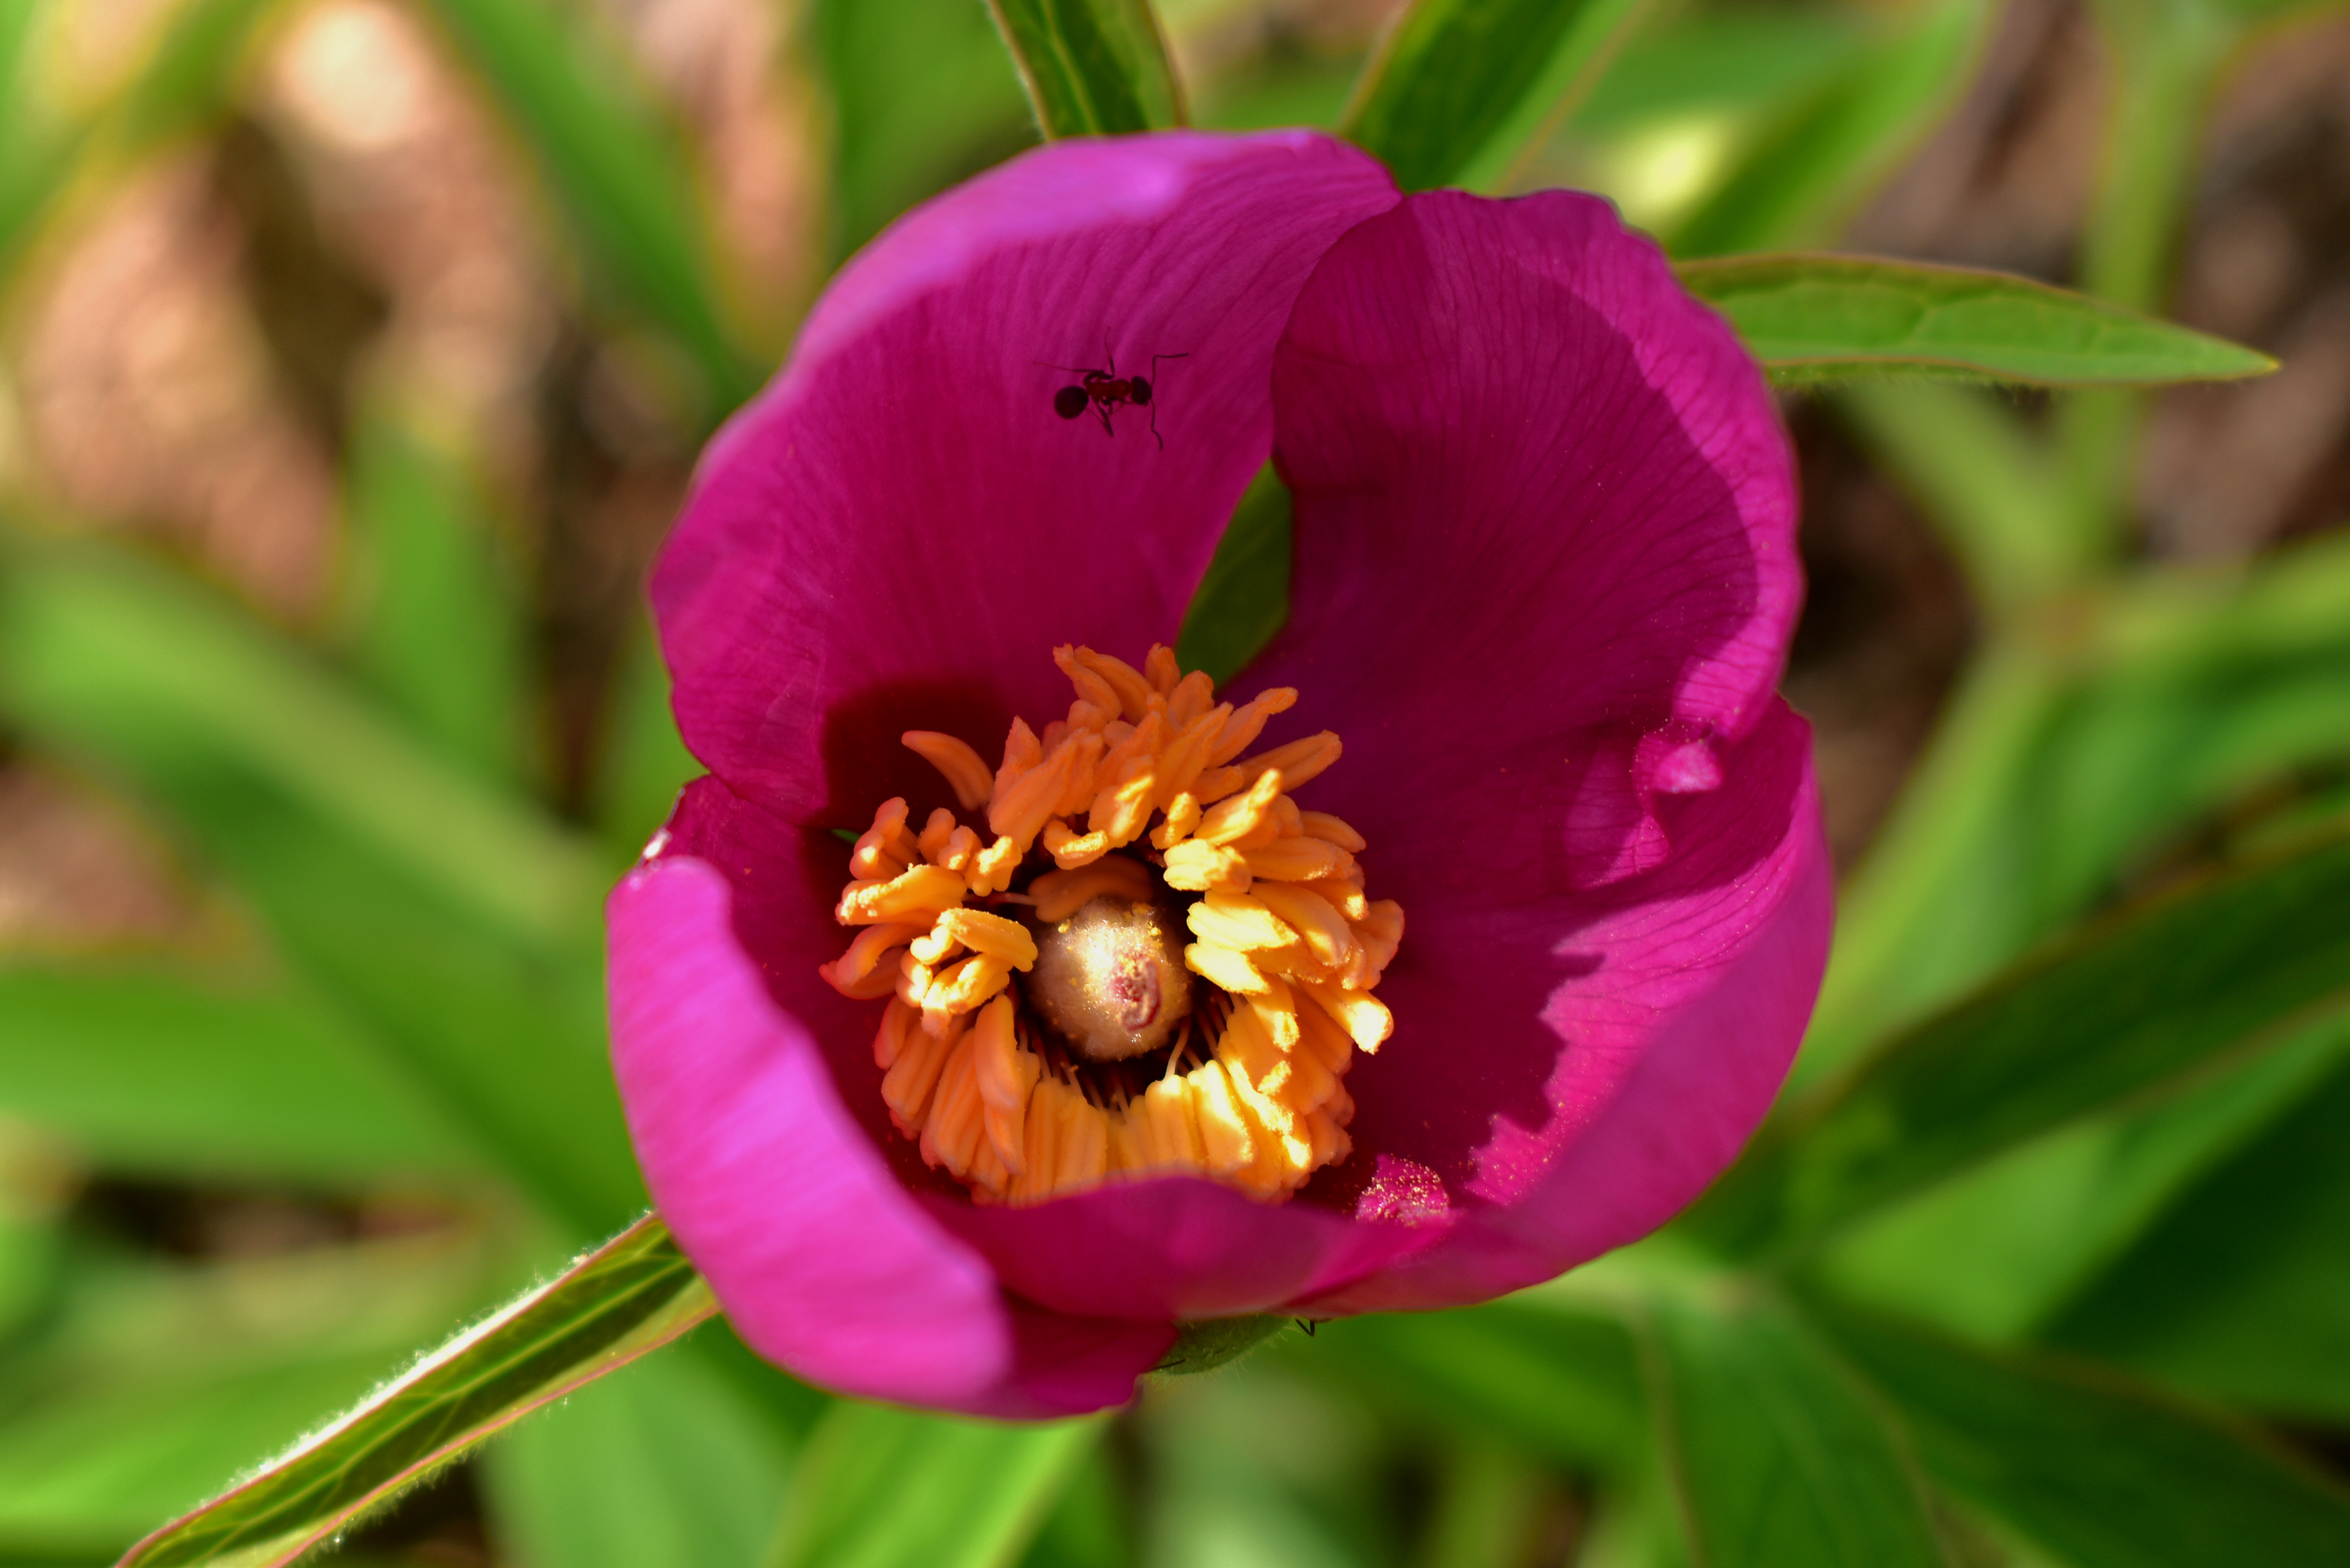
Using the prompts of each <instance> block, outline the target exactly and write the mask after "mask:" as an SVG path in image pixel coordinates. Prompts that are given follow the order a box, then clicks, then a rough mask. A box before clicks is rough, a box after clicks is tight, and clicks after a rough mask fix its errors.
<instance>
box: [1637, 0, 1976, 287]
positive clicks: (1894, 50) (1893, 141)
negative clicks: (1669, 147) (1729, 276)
mask: <svg viewBox="0 0 2350 1568" xmlns="http://www.w3.org/2000/svg"><path fill="white" fill-rule="evenodd" d="M1989 15H1990V8H1989V7H1988V6H1986V5H1983V4H1981V0H1936V3H1934V4H1930V5H1924V6H1921V7H1920V8H1919V9H1918V11H1917V13H1916V14H1915V16H1914V17H1913V18H1910V19H1905V22H1904V23H1903V25H1902V26H1900V27H1899V28H1898V30H1896V31H1895V32H1893V33H1892V34H1891V35H1890V36H1888V37H1887V39H1886V40H1885V42H1883V43H1882V44H1880V45H1878V46H1877V47H1874V48H1872V49H1869V50H1867V51H1866V52H1865V53H1863V54H1861V55H1860V56H1859V57H1856V60H1855V62H1854V64H1853V66H1852V67H1851V68H1850V69H1848V70H1846V72H1845V73H1843V74H1842V75H1841V76H1840V77H1839V78H1837V79H1836V80H1835V82H1834V83H1833V84H1832V85H1831V86H1830V87H1828V88H1826V89H1825V90H1824V91H1822V92H1821V93H1820V94H1818V95H1817V96H1815V97H1814V98H1813V99H1811V100H1810V102H1808V103H1807V104H1805V105H1804V107H1803V108H1802V109H1800V110H1798V111H1797V112H1796V113H1794V115H1792V116H1791V117H1790V118H1788V119H1786V120H1785V121H1784V122H1783V123H1782V124H1781V125H1780V126H1779V127H1778V128H1777V129H1776V130H1773V131H1770V132H1767V133H1765V134H1763V135H1762V136H1759V137H1755V138H1752V139H1750V140H1749V142H1748V146H1749V151H1748V152H1747V154H1746V156H1745V158H1744V159H1743V160H1742V161H1741V162H1740V164H1739V166H1738V168H1737V170H1736V171H1735V172H1734V173H1732V174H1731V175H1730V176H1729V177H1728V178H1727V179H1726V180H1725V181H1724V182H1722V184H1721V187H1720V189H1719V190H1718V192H1716V194H1715V195H1714V196H1713V197H1712V198H1711V200H1709V201H1708V202H1706V203H1705V205H1703V206H1701V207H1700V208H1699V209H1698V210H1697V211H1696V212H1695V213H1691V214H1690V217H1689V218H1688V219H1687V220H1686V221H1685V222H1683V223H1681V224H1680V225H1679V228H1678V229H1677V230H1676V231H1675V232H1674V233H1672V234H1670V235H1669V236H1668V237H1667V241H1666V248H1667V249H1668V250H1669V251H1671V252H1672V253H1673V254H1675V255H1676V256H1714V255H1727V254H1731V253H1733V252H1739V251H1756V250H1774V249H1778V248H1781V247H1783V246H1786V245H1790V244H1807V243H1816V242H1817V241H1819V240H1821V239H1824V238H1825V237H1826V235H1825V230H1826V229H1827V228H1828V227H1829V225H1830V224H1831V223H1832V221H1833V220H1834V219H1835V217H1836V216H1837V215H1838V214H1839V213H1840V212H1841V210H1842V209H1843V208H1845V207H1846V206H1848V205H1849V204H1850V203H1851V202H1854V201H1856V199H1857V198H1858V197H1859V195H1860V193H1861V192H1863V191H1864V190H1865V189H1866V187H1867V185H1868V184H1869V182H1871V181H1873V180H1875V179H1877V178H1878V177H1879V176H1881V175H1882V174H1884V173H1885V172H1886V171H1889V170H1890V169H1891V168H1892V167H1893V165H1894V164H1895V162H1896V161H1898V159H1899V158H1900V156H1901V154H1902V152H1903V151H1904V150H1905V149H1906V147H1907V145H1908V143H1909V142H1910V141H1911V140H1915V139H1916V138H1917V137H1918V136H1919V135H1920V134H1922V133H1923V132H1924V130H1925V128H1926V127H1927V126H1928V125H1929V123H1930V122H1931V121H1932V119H1934V118H1935V117H1936V116H1938V115H1939V114H1940V113H1941V112H1942V110H1943V109H1945V108H1946V106H1947V105H1948V104H1949V103H1950V101H1951V99H1953V97H1954V96H1955V95H1956V93H1957V92H1958V90H1959V89H1960V87H1961V86H1962V85H1963V84H1964V81H1965V78H1966V74H1967V68H1968V67H1969V66H1970V64H1971V63H1972V61H1973V59H1974V57H1975V55H1976V52H1977V50H1978V48H1979V47H1980V43H1981V36H1982V33H1983V29H1984V26H1985V22H1986V18H1987V16H1989Z"/></svg>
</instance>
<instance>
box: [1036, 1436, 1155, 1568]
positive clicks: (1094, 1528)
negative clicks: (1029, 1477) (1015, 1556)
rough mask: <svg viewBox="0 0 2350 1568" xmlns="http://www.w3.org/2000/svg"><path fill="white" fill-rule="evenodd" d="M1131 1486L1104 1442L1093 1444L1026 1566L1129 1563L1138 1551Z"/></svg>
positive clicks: (1115, 1567)
mask: <svg viewBox="0 0 2350 1568" xmlns="http://www.w3.org/2000/svg"><path fill="white" fill-rule="evenodd" d="M1125 1490H1126V1489H1125V1488H1124V1486H1123V1485H1122V1484H1121V1482H1120V1478H1119V1476H1118V1471H1117V1470H1116V1469H1114V1468H1113V1467H1112V1465H1111V1463H1110V1457H1109V1455H1108V1453H1107V1451H1106V1450H1105V1449H1104V1447H1103V1445H1101V1444H1099V1443H1092V1444H1088V1445H1087V1448H1086V1449H1085V1451H1084V1452H1083V1453H1081V1454H1080V1455H1079V1456H1078V1457H1077V1461H1076V1464H1075V1465H1074V1466H1073V1467H1071V1473H1070V1476H1069V1479H1068V1480H1067V1481H1066V1483H1064V1484H1063V1486H1062V1488H1061V1495H1060V1498H1059V1500H1058V1501H1055V1503H1054V1504H1053V1506H1052V1508H1051V1509H1050V1510H1048V1511H1046V1512H1045V1518H1044V1521H1043V1522H1042V1523H1040V1524H1038V1525H1037V1527H1036V1537H1035V1540H1034V1541H1032V1542H1029V1545H1028V1550H1027V1551H1026V1552H1024V1554H1022V1556H1021V1557H1020V1558H1019V1560H1018V1561H1019V1563H1020V1568H1128V1564H1129V1563H1133V1562H1135V1561H1136V1559H1137V1556H1138V1553H1137V1552H1136V1549H1135V1542H1134V1530H1133V1525H1132V1522H1131V1521H1129V1519H1128V1508H1127V1505H1126V1501H1125Z"/></svg>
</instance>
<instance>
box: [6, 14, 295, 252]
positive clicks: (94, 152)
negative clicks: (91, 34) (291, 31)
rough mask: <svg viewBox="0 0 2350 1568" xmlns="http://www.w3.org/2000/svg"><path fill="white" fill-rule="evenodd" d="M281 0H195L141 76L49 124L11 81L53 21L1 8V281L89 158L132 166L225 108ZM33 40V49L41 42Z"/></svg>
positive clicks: (166, 32)
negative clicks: (99, 102)
mask: <svg viewBox="0 0 2350 1568" xmlns="http://www.w3.org/2000/svg"><path fill="white" fill-rule="evenodd" d="M280 3H281V0H190V3H189V4H186V5H181V6H179V7H178V8H177V9H176V11H175V12H174V13H173V15H172V16H171V19H170V21H169V22H168V23H167V24H166V25H165V26H164V27H163V29H162V33H161V37H160V38H158V39H157V40H156V42H155V44H154V46H153V47H152V48H151V50H150V52H149V53H148V56H147V57H146V59H145V60H144V61H143V62H142V63H141V65H140V68H139V71H138V74H137V75H136V76H135V77H133V78H132V79H131V80H130V83H129V84H128V85H127V86H125V87H124V88H122V90H120V92H118V93H116V94H115V95H114V96H113V97H112V98H111V99H109V100H108V101H107V102H106V103H105V104H104V105H103V107H102V108H101V109H99V111H98V112H97V113H96V114H95V115H93V116H90V117H88V118H86V119H78V120H75V121H73V122H71V123H65V124H57V123H43V122H41V121H39V120H38V119H37V117H36V116H35V115H33V114H31V113H29V112H27V106H26V102H25V95H22V94H18V93H15V92H13V91H12V90H11V88H10V84H9V82H8V80H7V77H8V75H9V74H10V71H11V69H12V67H13V69H15V70H16V71H21V70H22V69H23V67H22V65H21V57H22V54H23V53H24V52H25V51H26V45H27V43H28V41H34V40H36V36H37V33H38V31H39V28H40V26H42V25H43V24H45V23H46V22H47V20H48V17H47V15H45V13H44V10H43V8H42V7H41V6H40V5H36V4H34V3H32V0H13V3H12V4H10V5H6V6H5V7H0V12H5V20H0V29H5V36H0V100H5V101H0V278H5V277H7V276H8V275H10V274H11V273H12V272H13V271H14V264H15V262H16V258H17V256H18V255H19V254H20V253H21V250H22V247H23V245H24V244H25V243H26V241H27V240H29V239H30V237H31V236H32V234H34V232H35V231H36V229H37V228H38V227H39V225H40V223H41V221H42V219H43V218H45V217H46V216H47V214H48V212H49V210H50V207H51V205H52V203H54V202H56V201H57V199H58V198H59V197H60V196H61V195H62V194H63V193H64V192H66V191H67V190H68V188H70V187H71V186H72V185H73V184H74V181H75V176H76V175H77V174H78V173H80V172H82V171H84V170H85V168H86V167H87V166H88V165H89V164H91V163H93V162H105V161H112V162H117V163H127V162H129V161H133V160H135V159H136V158H138V157H139V156H140V154H142V153H144V152H146V151H150V150H151V149H152V148H153V147H155V146H156V145H157V144H159V143H161V142H164V141H168V140H172V139H175V138H177V137H181V136H184V135H187V134H189V133H191V132H192V131H194V130H199V129H200V128H202V127H203V125H204V124H205V122H206V121H208V120H210V119H213V118H214V117H216V116H218V115H220V114H221V113H223V112H224V111H225V110H226V109H227V107H228V104H229V99H230V95H231V93H232V92H233V90H234V85H235V79H236V76H237V73H238V71H239V69H240V68H241V67H242V66H243V65H244V60H245V57H246V54H247V50H248V47H249V46H250V44H251V42H252V39H253V37H254V35H255V32H256V31H257V30H258V28H259V27H260V26H261V24H262V23H263V22H265V20H267V19H268V17H269V16H271V15H272V14H273V13H275V12H276V10H277V9H278V8H279V5H280ZM34 47H35V48H37V47H38V45H37V42H34Z"/></svg>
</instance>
